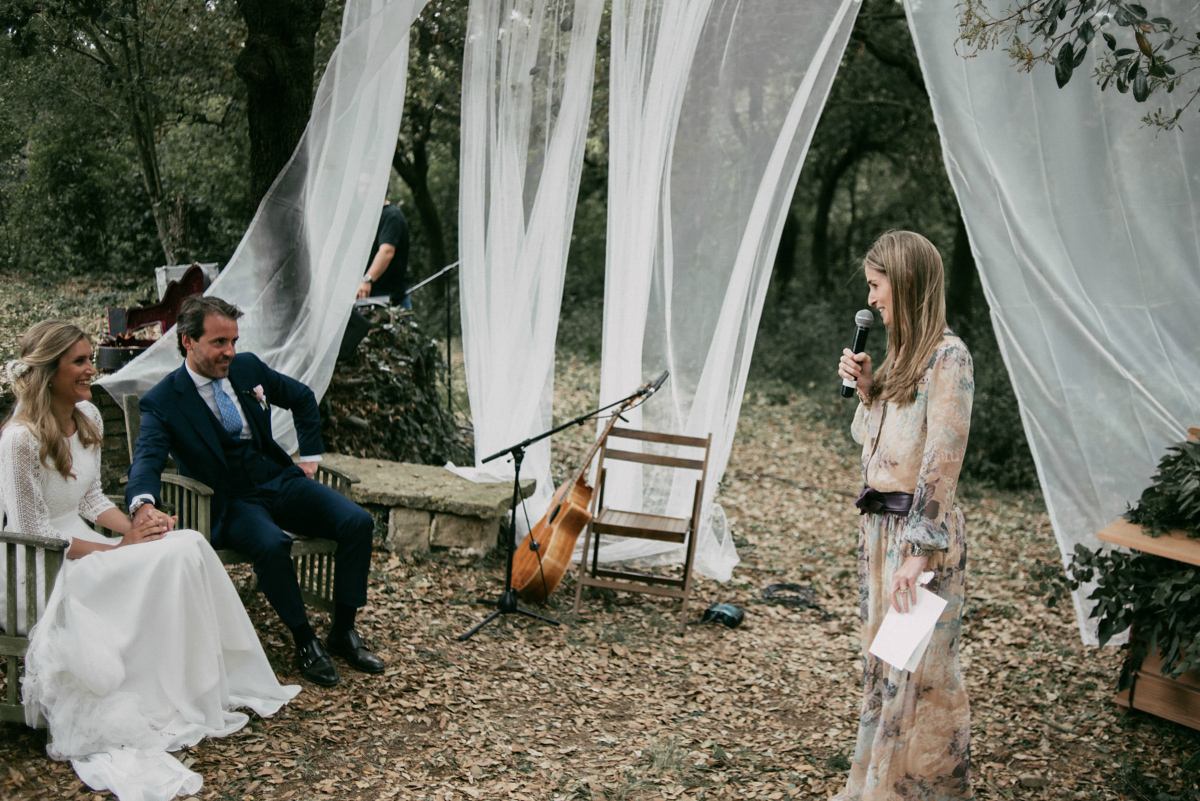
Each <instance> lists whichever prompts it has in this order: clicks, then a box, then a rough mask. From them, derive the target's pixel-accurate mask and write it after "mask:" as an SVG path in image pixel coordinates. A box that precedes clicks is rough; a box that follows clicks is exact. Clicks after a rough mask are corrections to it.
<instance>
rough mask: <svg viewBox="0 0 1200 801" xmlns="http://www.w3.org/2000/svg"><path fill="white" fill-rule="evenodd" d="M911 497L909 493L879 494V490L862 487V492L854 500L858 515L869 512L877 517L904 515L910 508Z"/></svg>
mask: <svg viewBox="0 0 1200 801" xmlns="http://www.w3.org/2000/svg"><path fill="white" fill-rule="evenodd" d="M912 502H913V496H912V493H910V492H880V491H879V490H874V489H871V488H870V487H863V490H862V492H860V493H858V497H857V498H855V499H854V505H855V506H857V507H858V509H859V514H863V515H865V514H866V513H867V512H871V513H873V514H877V515H906V514H908V510H909V509H911V508H912Z"/></svg>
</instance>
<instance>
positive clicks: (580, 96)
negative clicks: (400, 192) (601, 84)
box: [459, 0, 604, 526]
mask: <svg viewBox="0 0 1200 801" xmlns="http://www.w3.org/2000/svg"><path fill="white" fill-rule="evenodd" d="M603 7H604V4H603V3H602V2H599V0H577V1H576V2H571V1H570V0H566V1H565V2H552V0H472V2H471V6H470V12H469V18H468V26H467V45H466V54H465V58H464V62H463V96H462V157H461V165H460V170H461V175H460V182H459V256H460V258H461V260H462V266H461V267H460V269H459V286H460V291H461V294H460V297H461V301H460V306H461V310H462V326H463V356H464V361H465V365H466V373H467V389H468V392H469V393H470V398H471V418H472V421H473V423H474V426H475V460H476V465H477V466H479V465H480V460H481V459H482V458H483V457H485V456H488V455H490V454H492V453H495V452H496V451H498V450H500V449H501V448H504V447H506V446H508V445H513V444H515V443H517V442H520V441H521V440H523V439H526V438H527V437H530V436H533V435H535V434H538V433H541V432H542V431H544V430H546V429H548V428H549V427H550V423H551V408H552V400H553V389H554V339H555V334H556V333H557V330H558V312H559V306H560V304H561V301H562V287H563V274H564V270H565V268H566V262H567V249H568V246H569V245H570V241H571V223H572V221H573V219H574V215H575V200H576V196H577V194H578V190H579V173H580V169H581V167H582V164H583V148H584V144H585V142H586V138H587V126H588V117H589V114H590V111H591V98H592V80H593V74H594V72H593V70H594V65H595V55H596V34H597V31H598V29H599V24H600V15H601V12H602V11H603ZM487 467H488V468H490V469H493V470H499V471H500V472H503V471H505V470H507V471H508V472H509V475H511V471H512V464H511V461H508V462H506V463H497V462H492V463H489V464H488V466H487ZM521 475H522V476H527V477H528V476H532V477H534V478H536V479H537V483H538V490H537V494H536V495H535V496H534V497H533V498H532V499H530V501H529V503H528V505H527V509H528V511H529V514H530V518H531V519H530V522H536V520H537V517H538V516H540V515H541V514H542V512H543V511H545V509H546V507H547V506H548V505H549V501H550V496H551V495H552V494H553V491H554V487H553V483H552V481H551V477H550V440H549V439H545V440H542V441H541V442H540V443H538V444H537V445H535V446H533V447H531V448H530V449H529V451H528V454H527V455H526V457H525V461H524V463H523V464H522V467H521ZM519 522H520V523H521V524H522V526H523V525H524V520H523V519H521V520H519Z"/></svg>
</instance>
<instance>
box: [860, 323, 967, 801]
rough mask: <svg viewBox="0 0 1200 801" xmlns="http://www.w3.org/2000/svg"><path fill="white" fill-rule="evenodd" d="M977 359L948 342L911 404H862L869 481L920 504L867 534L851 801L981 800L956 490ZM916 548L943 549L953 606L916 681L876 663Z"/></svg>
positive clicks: (945, 594) (876, 521) (881, 520)
mask: <svg viewBox="0 0 1200 801" xmlns="http://www.w3.org/2000/svg"><path fill="white" fill-rule="evenodd" d="M974 389H975V384H974V377H973V374H972V368H971V354H970V353H969V352H968V351H967V347H966V345H965V344H963V341H962V340H961V339H959V338H958V337H956V336H954V335H953V334H951V333H950V332H949V331H947V332H946V333H945V335H944V336H943V338H942V342H941V344H940V345H939V346H938V348H937V350H936V351H935V352H934V355H933V357H932V358H931V359H930V360H929V364H928V366H927V367H926V368H925V373H924V374H923V375H922V377H921V379H920V381H918V383H917V387H916V398H915V400H914V401H913V402H912V403H910V404H908V405H907V406H897V405H895V404H894V403H884V402H882V401H876V402H875V403H873V404H871V405H870V406H866V405H860V406H859V408H858V412H857V413H856V415H855V417H854V425H853V429H852V433H853V435H854V439H855V441H857V442H861V443H862V445H863V456H862V463H863V476H864V479H865V481H866V484H867V486H870V487H873V488H874V489H877V490H879V491H880V492H908V493H912V495H913V505H912V510H911V511H910V512H909V514H908V515H907V516H903V515H893V514H865V515H863V517H862V525H861V527H860V531H859V542H858V587H859V602H860V613H861V615H862V621H863V629H862V648H863V689H864V693H865V697H864V698H863V705H862V712H861V715H860V717H859V724H858V741H857V744H856V745H855V748H854V757H853V760H852V762H851V766H850V776H849V778H848V780H847V783H846V789H845V791H844V792H843V793H841V794H840V795H839V796H837V798H838V799H841V801H859V800H860V799H862V800H863V801H901V800H903V801H916V799H921V801H943V799H970V798H973V794H972V792H971V781H970V747H971V728H970V710H969V708H968V705H967V693H966V688H965V687H964V686H963V678H962V672H961V671H960V670H959V665H958V648H959V635H960V632H961V628H962V607H963V595H964V582H965V577H966V574H965V569H966V561H967V546H966V530H965V525H964V520H963V515H962V512H961V511H960V510H959V508H958V506H957V505H955V503H954V490H955V487H956V485H957V484H958V473H959V470H960V468H961V467H962V460H963V454H964V453H965V451H966V445H967V433H968V430H969V428H970V424H971V400H972V397H973V395H974ZM907 543H914V544H918V545H921V546H924V547H925V548H933V549H935V550H936V551H937V553H935V554H934V555H933V556H931V557H930V558H929V563H928V567H927V568H926V570H932V571H933V573H934V578H933V580H932V581H931V582H930V583H929V584H928V585H926V587H927V589H929V590H930V591H931V592H934V593H936V594H938V595H940V596H941V597H942V598H945V599H946V601H947V602H948V603H947V605H946V609H945V611H944V612H943V613H942V616H941V618H940V619H939V620H938V623H937V627H936V629H935V630H934V633H933V638H932V639H931V640H930V643H929V647H928V649H927V650H926V652H925V655H924V657H923V658H922V660H921V663H920V666H919V667H918V668H917V669H916V670H915V671H913V672H911V673H909V672H908V671H904V670H897V669H895V668H893V667H892V666H891V665H889V664H887V663H886V662H883V661H881V660H880V659H878V658H877V657H875V656H872V655H871V654H869V653H867V648H869V647H870V644H871V641H872V640H873V639H874V638H875V632H876V631H878V629H879V624H880V623H881V622H882V621H883V616H884V615H885V614H886V613H887V610H888V606H889V598H890V591H891V587H892V573H893V571H894V570H896V569H897V568H899V567H900V565H901V564H902V563H903V561H904V558H905V557H906V556H907V555H908V552H909V546H908V545H907Z"/></svg>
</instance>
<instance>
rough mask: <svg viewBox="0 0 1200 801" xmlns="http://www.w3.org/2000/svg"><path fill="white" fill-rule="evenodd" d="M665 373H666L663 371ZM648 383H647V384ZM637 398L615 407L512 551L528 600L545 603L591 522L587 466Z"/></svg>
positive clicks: (519, 586) (518, 584)
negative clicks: (571, 473)
mask: <svg viewBox="0 0 1200 801" xmlns="http://www.w3.org/2000/svg"><path fill="white" fill-rule="evenodd" d="M664 375H665V374H664ZM649 386H650V384H647V385H646V387H643V389H645V388H647V387H649ZM638 400H640V394H639V395H633V396H631V397H630V398H629V399H627V400H626V401H625V402H624V403H623V404H621V406H620V407H619V408H618V409H617V410H616V412H615V413H614V414H613V415H612V417H611V418H610V419H609V421H608V426H606V427H605V429H604V433H603V434H601V435H600V437H599V438H598V439H597V440H596V443H595V444H594V445H592V449H591V450H589V451H588V452H587V455H586V456H585V457H584V459H583V464H582V465H580V467H579V470H578V471H576V473H575V475H574V476H573V477H572V478H571V479H569V480H567V481H564V482H563V484H562V486H560V487H559V488H558V490H557V491H556V492H555V493H554V499H553V500H552V501H551V502H550V508H549V509H548V510H547V511H546V514H545V515H544V516H543V517H542V519H541V520H539V521H538V522H537V525H536V526H534V527H533V530H531V531H530V532H529V533H528V534H527V535H525V539H523V540H521V544H520V545H519V546H517V550H516V553H514V554H513V563H512V587H513V589H514V590H516V591H517V594H518V595H520V596H521V597H522V598H524V599H525V600H526V601H529V602H530V603H539V604H540V603H545V602H546V599H547V598H549V597H550V593H552V592H554V589H555V587H557V586H558V583H559V582H560V581H562V577H563V576H564V575H566V572H567V568H568V567H569V566H570V564H571V554H572V553H574V551H575V541H576V540H578V539H579V535H580V534H582V533H583V529H584V527H585V526H587V524H588V523H590V522H592V512H591V505H592V493H593V492H594V490H593V488H592V487H591V486H590V485H589V484H588V483H587V470H588V467H589V466H590V465H591V463H592V459H594V458H596V454H597V453H598V452H599V451H600V446H601V445H603V444H604V440H606V439H608V435H609V433H611V432H612V430H613V426H615V425H616V424H617V421H618V420H620V419H621V414H622V413H623V412H624V411H625V410H626V409H628V408H629V407H630V406H632V405H633V404H634V403H636V402H637V401H638Z"/></svg>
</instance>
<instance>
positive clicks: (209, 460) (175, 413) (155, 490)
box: [125, 353, 325, 543]
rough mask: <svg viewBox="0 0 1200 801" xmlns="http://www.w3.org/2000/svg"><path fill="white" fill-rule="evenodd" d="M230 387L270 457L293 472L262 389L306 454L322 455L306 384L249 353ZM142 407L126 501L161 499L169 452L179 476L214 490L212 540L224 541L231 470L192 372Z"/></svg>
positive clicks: (169, 380)
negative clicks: (285, 413)
mask: <svg viewBox="0 0 1200 801" xmlns="http://www.w3.org/2000/svg"><path fill="white" fill-rule="evenodd" d="M229 383H230V385H231V386H232V387H233V389H234V391H235V392H236V393H237V395H238V398H239V400H240V401H241V406H242V411H243V413H244V414H245V415H246V420H247V422H248V423H249V426H250V432H251V435H252V436H253V437H254V440H255V442H256V443H257V445H258V447H259V449H260V450H261V451H262V453H263V455H264V456H266V457H267V458H269V459H274V460H275V461H276V462H278V463H279V464H280V465H282V466H285V467H294V465H293V462H292V460H291V458H290V457H289V456H288V455H287V453H285V452H284V450H283V448H281V447H279V445H278V444H277V443H276V442H275V439H274V437H273V436H272V435H271V414H270V412H269V411H268V410H267V409H264V408H263V407H262V405H261V404H260V403H259V401H258V399H257V398H256V397H255V394H254V388H255V387H257V386H261V387H262V389H263V392H264V393H265V395H266V401H267V404H268V405H269V406H280V407H282V408H284V409H289V410H290V411H291V412H292V420H293V422H294V423H295V425H296V435H297V438H298V439H299V444H300V453H301V454H303V455H305V456H316V455H317V454H319V453H322V452H324V450H325V446H324V445H323V444H322V443H321V415H320V412H319V411H318V408H317V399H316V396H315V395H313V392H312V390H311V389H309V388H308V387H307V386H305V385H304V384H302V383H300V382H299V381H297V380H296V379H294V378H289V377H288V376H285V375H282V374H281V373H277V372H275V371H274V370H272V369H271V368H270V367H267V365H265V364H263V362H262V360H260V359H259V358H258V357H257V356H255V355H254V354H251V353H239V354H238V355H236V356H234V357H233V362H232V363H231V364H230V365H229ZM138 407H139V408H140V409H141V412H142V427H141V432H140V433H139V434H138V439H137V445H136V447H135V449H134V455H133V464H132V465H131V466H130V468H129V484H128V486H127V487H126V489H125V499H126V502H127V503H128V502H129V501H132V500H133V499H134V498H135V497H137V496H138V495H144V494H145V495H153V496H154V498H155V500H156V501H159V500H160V499H161V496H160V495H159V489H160V488H161V486H162V479H161V476H162V470H163V466H164V465H165V464H166V461H167V455H168V454H170V455H171V456H173V457H175V463H176V464H177V465H178V466H179V472H180V473H181V474H183V475H185V476H188V477H190V478H194V479H196V480H197V481H203V482H204V483H205V484H207V485H208V486H210V487H212V490H213V497H212V516H213V520H212V522H213V531H212V538H213V541H214V543H217V542H219V541H220V539H221V537H220V534H221V530H222V529H223V528H224V524H225V511H226V508H227V506H228V503H229V472H228V470H227V468H226V463H225V452H224V450H223V449H222V447H221V441H220V439H219V437H218V434H217V426H218V425H219V423H218V422H217V420H216V418H215V417H214V416H213V413H212V412H211V411H209V408H208V405H207V404H206V403H205V402H204V399H203V398H201V397H200V393H199V392H198V391H197V390H196V384H195V382H194V381H192V377H191V376H190V375H188V372H187V368H186V367H183V366H180V367H179V369H177V370H175V371H174V372H173V373H171V374H169V375H168V376H167V377H166V378H164V379H163V380H162V381H160V382H158V384H157V385H155V387H154V388H153V389H151V390H150V391H149V392H147V393H146V396H145V397H143V398H142V400H141V402H140V403H139V404H138ZM295 469H299V468H295Z"/></svg>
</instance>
